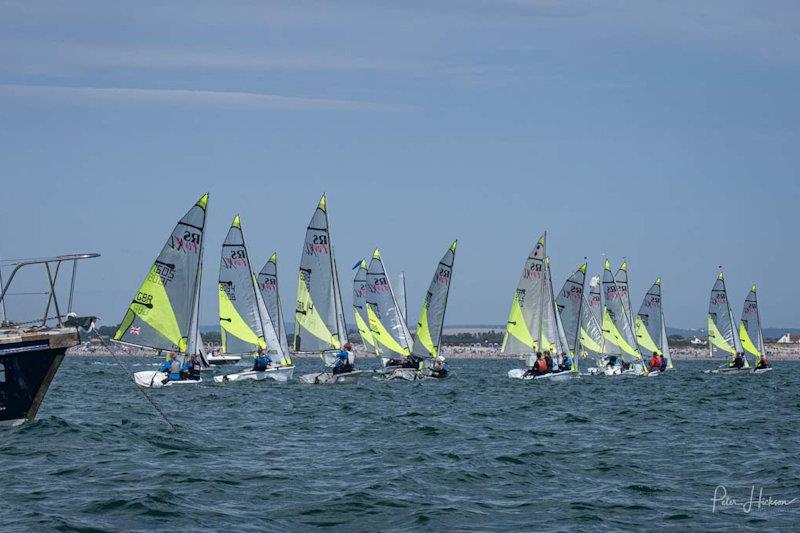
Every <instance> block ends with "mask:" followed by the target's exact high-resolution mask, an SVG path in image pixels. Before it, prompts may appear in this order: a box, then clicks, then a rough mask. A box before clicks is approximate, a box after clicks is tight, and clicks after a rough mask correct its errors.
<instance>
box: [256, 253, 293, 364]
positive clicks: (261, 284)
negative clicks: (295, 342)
mask: <svg viewBox="0 0 800 533" xmlns="http://www.w3.org/2000/svg"><path fill="white" fill-rule="evenodd" d="M257 280H258V288H259V289H260V290H261V298H262V299H263V300H264V304H265V305H266V306H267V315H268V316H269V317H270V319H271V320H272V325H273V326H274V328H275V332H276V333H277V335H278V345H279V346H280V347H281V353H282V359H281V360H280V364H281V365H283V366H291V365H292V357H291V354H290V353H289V341H288V339H287V336H286V322H285V321H284V319H283V304H282V303H281V295H280V291H279V290H278V254H277V252H273V253H272V256H270V258H269V260H268V261H267V262H266V264H265V265H264V267H263V268H262V269H261V272H259V273H258V276H257Z"/></svg>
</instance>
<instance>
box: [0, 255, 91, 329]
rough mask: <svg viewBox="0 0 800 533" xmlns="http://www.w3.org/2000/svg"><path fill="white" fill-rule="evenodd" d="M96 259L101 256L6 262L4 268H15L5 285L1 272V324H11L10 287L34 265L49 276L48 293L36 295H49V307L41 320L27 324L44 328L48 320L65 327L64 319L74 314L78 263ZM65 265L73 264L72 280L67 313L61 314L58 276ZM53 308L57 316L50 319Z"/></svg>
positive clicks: (65, 256) (61, 256) (46, 307)
mask: <svg viewBox="0 0 800 533" xmlns="http://www.w3.org/2000/svg"><path fill="white" fill-rule="evenodd" d="M95 257H100V254H95V253H89V254H70V255H58V256H55V257H40V258H36V259H17V260H13V261H8V262H4V263H5V265H4V266H13V267H14V269H13V270H12V271H11V275H10V276H9V277H8V281H7V282H6V283H5V284H4V283H3V278H2V273H1V272H0V287H2V292H0V323H3V324H9V323H10V322H9V321H8V320H7V318H8V317H7V316H6V296H11V293H9V292H8V289H9V287H11V284H12V283H13V282H14V277H15V276H16V275H17V272H19V271H20V269H22V268H24V267H30V266H33V265H44V270H45V273H46V274H47V286H48V289H47V292H44V293H34V294H47V305H46V306H45V309H44V316H43V317H42V319H41V320H35V321H33V322H26V323H34V322H41V326H42V327H44V326H46V325H47V321H48V320H53V319H55V320H57V321H58V326H59V327H63V326H64V322H63V320H62V318H65V317H66V316H67V315H68V314H69V313H71V312H72V303H73V299H74V295H75V272H76V271H77V269H78V261H81V260H83V259H92V258H95ZM63 263H72V279H71V281H70V285H69V299H68V301H67V312H66V313H65V314H62V313H61V306H60V305H59V302H58V294H57V293H56V283H57V282H58V275H59V273H60V271H61V265H62V264H63ZM51 307H53V309H54V310H55V316H53V317H49V316H48V315H49V314H50V308H51Z"/></svg>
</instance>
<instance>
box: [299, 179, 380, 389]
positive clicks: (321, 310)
mask: <svg viewBox="0 0 800 533" xmlns="http://www.w3.org/2000/svg"><path fill="white" fill-rule="evenodd" d="M345 344H347V326H346V325H345V321H344V312H343V311H342V295H341V292H340V290H339V276H338V273H337V270H336V258H335V254H334V249H333V242H332V240H331V231H330V223H329V221H328V199H327V197H326V196H325V195H324V194H323V195H322V198H320V201H319V203H318V204H317V208H316V209H315V210H314V215H313V216H312V217H311V221H310V222H309V224H308V227H307V228H306V237H305V241H304V242H303V252H302V255H301V257H300V270H299V275H298V283H297V306H296V308H295V313H294V341H293V349H294V351H295V352H296V353H314V354H318V355H319V356H320V357H321V358H322V361H323V362H324V363H325V369H324V370H323V371H322V372H316V373H313V374H304V375H303V376H300V382H301V383H307V384H329V383H331V384H332V383H351V382H353V381H355V380H356V379H357V378H358V377H359V376H361V375H362V374H365V373H366V372H360V371H354V372H348V373H346V374H333V372H332V371H331V367H332V366H333V364H334V363H335V361H336V353H337V352H338V351H339V350H341V349H343V347H344V345H345ZM350 363H351V364H352V363H353V361H350ZM368 373H369V374H371V372H368Z"/></svg>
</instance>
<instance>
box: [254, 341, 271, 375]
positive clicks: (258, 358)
mask: <svg viewBox="0 0 800 533" xmlns="http://www.w3.org/2000/svg"><path fill="white" fill-rule="evenodd" d="M253 359H254V360H253V372H264V371H265V370H268V369H270V368H272V358H271V357H270V356H269V355H268V354H267V353H266V352H265V351H264V349H263V348H260V347H259V349H258V352H257V353H256V355H254V356H253Z"/></svg>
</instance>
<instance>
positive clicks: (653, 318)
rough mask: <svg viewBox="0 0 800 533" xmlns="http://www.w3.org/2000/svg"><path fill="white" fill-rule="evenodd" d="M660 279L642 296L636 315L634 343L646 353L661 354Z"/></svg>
mask: <svg viewBox="0 0 800 533" xmlns="http://www.w3.org/2000/svg"><path fill="white" fill-rule="evenodd" d="M661 326H662V321H661V278H659V279H657V280H656V282H655V283H653V286H652V287H650V290H648V291H647V293H646V294H645V295H644V300H642V305H641V306H640V307H639V312H638V313H637V314H636V341H637V342H638V343H639V346H641V347H642V348H644V349H645V350H647V353H648V354H650V353H653V352H656V353H662V346H661V341H662V339H661V329H662V328H661Z"/></svg>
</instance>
